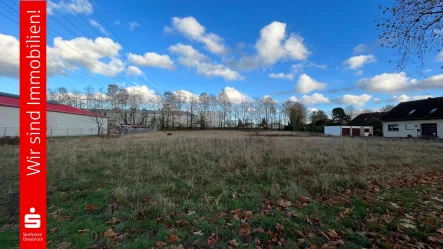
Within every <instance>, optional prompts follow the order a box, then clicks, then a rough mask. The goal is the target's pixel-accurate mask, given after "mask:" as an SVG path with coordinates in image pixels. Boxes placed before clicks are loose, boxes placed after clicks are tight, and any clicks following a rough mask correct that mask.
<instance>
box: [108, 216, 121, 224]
mask: <svg viewBox="0 0 443 249" xmlns="http://www.w3.org/2000/svg"><path fill="white" fill-rule="evenodd" d="M119 222H120V220H119V219H117V218H116V217H112V218H111V219H109V220H108V222H106V225H113V224H117V223H119Z"/></svg>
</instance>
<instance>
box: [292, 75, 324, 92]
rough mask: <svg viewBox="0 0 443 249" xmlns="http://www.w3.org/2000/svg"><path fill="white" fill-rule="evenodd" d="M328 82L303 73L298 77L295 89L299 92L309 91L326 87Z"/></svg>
mask: <svg viewBox="0 0 443 249" xmlns="http://www.w3.org/2000/svg"><path fill="white" fill-rule="evenodd" d="M326 86H327V84H326V83H322V82H318V81H316V80H314V79H313V78H311V77H309V75H307V74H302V75H300V76H299V77H298V81H297V85H296V86H295V90H296V91H297V92H299V93H309V92H312V91H315V90H321V89H325V88H326Z"/></svg>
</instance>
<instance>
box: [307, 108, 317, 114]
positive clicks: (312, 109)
mask: <svg viewBox="0 0 443 249" xmlns="http://www.w3.org/2000/svg"><path fill="white" fill-rule="evenodd" d="M307 110H308V112H309V113H313V112H317V111H318V109H317V108H313V107H312V108H311V107H308V108H307Z"/></svg>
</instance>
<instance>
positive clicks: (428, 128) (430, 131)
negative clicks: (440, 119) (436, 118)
mask: <svg viewBox="0 0 443 249" xmlns="http://www.w3.org/2000/svg"><path fill="white" fill-rule="evenodd" d="M421 130H422V132H421V134H422V135H423V136H438V134H437V124H436V123H428V124H421Z"/></svg>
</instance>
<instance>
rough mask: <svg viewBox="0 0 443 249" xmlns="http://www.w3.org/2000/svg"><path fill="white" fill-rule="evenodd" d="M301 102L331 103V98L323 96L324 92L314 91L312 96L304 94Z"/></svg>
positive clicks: (314, 103) (308, 103)
mask: <svg viewBox="0 0 443 249" xmlns="http://www.w3.org/2000/svg"><path fill="white" fill-rule="evenodd" d="M300 102H302V103H303V104H305V105H317V104H327V103H329V99H328V98H326V97H325V96H323V94H320V93H314V94H312V95H311V96H309V95H303V96H302V97H301V99H300Z"/></svg>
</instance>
